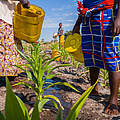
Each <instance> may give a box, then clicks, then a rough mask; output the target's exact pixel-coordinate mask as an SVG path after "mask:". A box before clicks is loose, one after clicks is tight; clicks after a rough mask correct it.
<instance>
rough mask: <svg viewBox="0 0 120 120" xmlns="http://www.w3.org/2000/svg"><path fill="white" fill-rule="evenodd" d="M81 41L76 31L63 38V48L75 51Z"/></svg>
mask: <svg viewBox="0 0 120 120" xmlns="http://www.w3.org/2000/svg"><path fill="white" fill-rule="evenodd" d="M81 44H82V41H81V36H80V35H79V34H77V33H75V34H73V35H69V36H68V37H67V38H66V40H65V44H64V47H65V50H66V51H68V52H75V51H77V50H78V49H79V47H80V46H81Z"/></svg>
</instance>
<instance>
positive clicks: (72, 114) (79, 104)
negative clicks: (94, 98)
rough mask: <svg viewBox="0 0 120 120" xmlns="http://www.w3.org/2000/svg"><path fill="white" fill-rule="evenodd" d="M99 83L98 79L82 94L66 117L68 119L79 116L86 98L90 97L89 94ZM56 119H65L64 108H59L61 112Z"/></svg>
mask: <svg viewBox="0 0 120 120" xmlns="http://www.w3.org/2000/svg"><path fill="white" fill-rule="evenodd" d="M97 83H98V81H97V82H96V83H95V84H94V85H92V86H91V87H89V88H88V89H87V90H86V91H85V92H84V93H83V94H82V95H81V97H80V98H79V99H78V100H77V102H76V103H75V104H74V105H73V107H72V108H71V109H70V111H69V113H68V116H67V118H66V120H76V119H77V117H78V114H79V112H80V110H81V108H82V107H83V105H84V103H85V101H86V99H87V98H88V96H89V95H90V93H91V92H92V90H93V88H94V87H95V85H96V84H97ZM56 120H63V119H62V109H59V113H58V115H57V118H56Z"/></svg>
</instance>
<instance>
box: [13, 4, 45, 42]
mask: <svg viewBox="0 0 120 120" xmlns="http://www.w3.org/2000/svg"><path fill="white" fill-rule="evenodd" d="M44 16H45V12H44V11H43V9H42V8H40V7H38V6H35V5H30V8H29V9H26V8H23V7H22V5H21V4H20V3H19V4H18V5H17V7H16V8H15V12H14V34H15V37H17V38H19V39H20V40H25V41H27V42H36V41H37V40H38V39H39V37H40V34H41V28H42V24H43V20H44Z"/></svg>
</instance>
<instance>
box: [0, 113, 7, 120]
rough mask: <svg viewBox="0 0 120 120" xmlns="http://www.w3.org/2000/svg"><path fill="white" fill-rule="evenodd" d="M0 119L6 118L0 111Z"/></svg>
mask: <svg viewBox="0 0 120 120" xmlns="http://www.w3.org/2000/svg"><path fill="white" fill-rule="evenodd" d="M0 120H6V119H5V117H4V115H3V114H2V113H1V112H0Z"/></svg>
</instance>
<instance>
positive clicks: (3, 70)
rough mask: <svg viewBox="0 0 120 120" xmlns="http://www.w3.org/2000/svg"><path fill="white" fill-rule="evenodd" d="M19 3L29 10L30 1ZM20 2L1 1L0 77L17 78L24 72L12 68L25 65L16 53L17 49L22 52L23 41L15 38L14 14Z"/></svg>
mask: <svg viewBox="0 0 120 120" xmlns="http://www.w3.org/2000/svg"><path fill="white" fill-rule="evenodd" d="M18 1H20V2H21V3H22V5H23V7H24V8H29V2H28V0H18ZM18 1H17V0H16V1H15V0H0V76H17V75H18V74H19V73H21V72H22V71H21V70H20V69H18V68H16V67H14V66H12V65H20V64H23V63H24V60H23V59H22V58H21V56H20V55H19V54H18V52H17V51H16V48H17V49H19V50H21V51H22V44H21V40H19V39H17V38H15V37H14V32H13V13H14V8H15V6H16V5H17V3H18ZM11 78H12V77H11Z"/></svg>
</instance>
